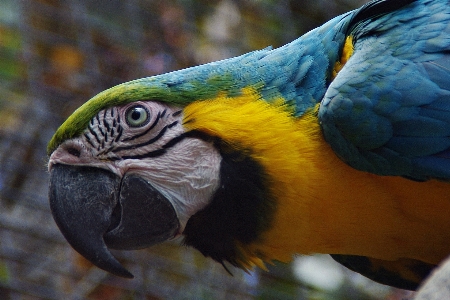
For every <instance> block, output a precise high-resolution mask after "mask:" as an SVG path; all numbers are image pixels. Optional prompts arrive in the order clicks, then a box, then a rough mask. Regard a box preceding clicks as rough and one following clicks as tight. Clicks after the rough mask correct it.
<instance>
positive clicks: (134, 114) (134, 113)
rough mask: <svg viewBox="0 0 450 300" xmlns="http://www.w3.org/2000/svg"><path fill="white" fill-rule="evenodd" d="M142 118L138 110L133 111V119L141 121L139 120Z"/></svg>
mask: <svg viewBox="0 0 450 300" xmlns="http://www.w3.org/2000/svg"><path fill="white" fill-rule="evenodd" d="M140 117H141V112H140V111H138V110H137V109H135V110H133V112H132V113H131V118H132V119H133V120H135V121H137V120H139V118H140Z"/></svg>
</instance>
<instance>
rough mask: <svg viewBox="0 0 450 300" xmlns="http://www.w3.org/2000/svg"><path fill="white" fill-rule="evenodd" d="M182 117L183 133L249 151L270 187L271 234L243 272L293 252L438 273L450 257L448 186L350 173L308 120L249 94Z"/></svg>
mask: <svg viewBox="0 0 450 300" xmlns="http://www.w3.org/2000/svg"><path fill="white" fill-rule="evenodd" d="M317 108H318V106H317V107H316V109H317ZM184 114H185V117H184V126H185V127H186V129H188V130H193V129H198V130H202V131H204V132H206V133H208V134H211V135H214V136H219V137H221V138H222V139H223V140H225V141H227V142H229V143H230V144H231V145H233V146H234V147H236V148H238V149H243V150H248V154H249V155H251V156H252V157H253V158H254V159H255V160H257V161H258V162H259V163H260V164H261V165H262V166H263V168H264V170H265V171H266V172H267V175H268V176H269V178H270V182H269V184H270V190H271V191H272V193H273V195H275V197H276V200H277V211H276V214H275V219H274V222H273V225H272V227H271V228H270V229H269V230H268V231H267V232H265V233H264V234H263V236H262V237H261V239H260V240H259V241H257V242H255V243H253V244H252V245H246V246H245V247H246V249H245V250H244V251H243V254H244V256H247V265H248V266H252V265H258V266H259V265H260V264H262V261H261V262H260V260H261V259H262V260H266V261H267V260H271V259H276V260H280V261H289V260H290V259H291V258H292V255H293V254H295V253H301V254H310V253H334V254H352V255H363V256H369V257H373V258H378V259H383V260H396V259H399V258H412V259H418V260H421V261H424V262H427V263H433V264H436V263H438V262H439V261H440V260H442V259H443V258H444V257H445V256H447V255H448V254H449V253H450V243H449V240H450V227H449V226H448V220H450V184H448V183H445V182H440V181H436V180H430V181H427V182H414V181H411V180H408V179H404V178H401V177H389V176H377V175H374V174H370V173H366V172H361V171H358V170H355V169H353V168H351V167H349V166H348V165H347V164H345V163H344V162H342V161H341V160H340V159H339V158H338V157H337V156H336V155H335V154H334V152H333V150H332V149H331V148H330V146H329V145H328V144H327V143H326V142H325V140H324V139H323V136H322V134H321V131H320V126H319V124H318V120H317V117H316V114H315V111H313V110H311V111H309V112H307V113H305V114H304V115H303V116H302V117H300V118H296V117H294V116H293V115H292V113H291V111H290V109H289V107H288V106H287V105H285V101H284V100H283V99H278V100H276V101H274V102H273V103H268V102H266V101H264V100H262V99H261V96H260V95H259V94H258V93H257V92H256V91H255V90H254V89H252V88H246V89H244V90H243V91H242V95H240V96H236V97H226V96H225V95H219V96H218V97H216V98H214V99H210V100H206V101H198V102H194V103H192V104H190V105H188V106H187V107H186V108H185V110H184ZM258 259H260V260H259V261H258ZM243 264H244V262H243Z"/></svg>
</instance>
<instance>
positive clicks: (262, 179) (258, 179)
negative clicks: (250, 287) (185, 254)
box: [183, 132, 276, 268]
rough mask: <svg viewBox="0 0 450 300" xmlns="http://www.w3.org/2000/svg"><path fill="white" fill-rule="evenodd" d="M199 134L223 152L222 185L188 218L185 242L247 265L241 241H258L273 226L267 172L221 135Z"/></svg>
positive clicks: (220, 258) (208, 253) (218, 258)
mask: <svg viewBox="0 0 450 300" xmlns="http://www.w3.org/2000/svg"><path fill="white" fill-rule="evenodd" d="M197 135H198V137H200V138H202V139H210V140H211V139H213V140H214V145H215V146H216V147H217V148H218V149H219V151H220V153H221V155H222V162H221V166H220V186H219V188H218V190H217V191H216V193H215V194H214V196H213V199H212V200H211V203H210V204H209V205H208V206H207V207H205V208H204V209H203V210H201V211H199V212H197V213H196V214H195V215H193V216H192V217H191V218H190V219H189V221H188V222H187V224H186V228H185V230H184V232H183V234H184V236H185V239H184V243H185V245H188V246H192V247H194V248H196V249H198V250H199V251H200V252H201V253H202V254H203V255H205V256H209V257H211V258H213V259H214V260H216V261H218V262H220V263H222V264H223V262H224V261H227V262H229V263H231V264H232V265H234V266H237V267H241V268H244V266H243V265H242V262H245V261H246V256H245V254H244V253H241V250H240V248H239V247H238V245H240V246H244V247H245V245H248V244H250V243H252V242H255V241H257V240H258V239H259V238H260V237H261V235H262V233H263V232H264V231H266V230H268V229H269V228H270V227H271V223H272V220H273V216H274V213H275V206H276V203H275V199H274V197H273V196H272V195H271V192H270V190H269V183H268V179H267V176H266V174H265V171H264V169H263V167H262V166H261V165H260V164H259V163H258V162H257V161H255V160H254V159H253V158H252V157H251V156H250V155H249V152H248V151H239V150H236V149H233V148H230V147H229V146H228V145H227V144H226V143H224V142H222V141H221V140H220V139H217V138H211V137H208V136H207V135H202V134H201V133H199V132H197Z"/></svg>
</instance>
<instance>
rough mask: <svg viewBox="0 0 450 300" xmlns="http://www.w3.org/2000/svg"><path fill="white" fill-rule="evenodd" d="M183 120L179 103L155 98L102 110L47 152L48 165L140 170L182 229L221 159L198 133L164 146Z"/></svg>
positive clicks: (207, 194)
mask: <svg viewBox="0 0 450 300" xmlns="http://www.w3.org/2000/svg"><path fill="white" fill-rule="evenodd" d="M182 120H183V116H182V113H181V109H180V108H178V107H173V106H168V105H165V104H162V103H159V102H150V101H141V102H135V103H131V104H127V105H124V106H119V107H112V108H108V109H105V110H102V111H100V112H99V113H98V114H97V115H96V116H95V117H94V118H93V119H92V120H91V122H90V123H89V126H88V128H87V129H86V130H85V131H84V132H83V134H81V135H80V136H79V137H77V138H73V139H70V140H67V141H65V142H64V143H62V144H61V145H60V146H59V147H58V148H57V149H56V150H55V151H54V152H53V153H52V155H51V157H50V161H49V171H51V168H52V166H53V165H54V164H66V165H78V166H90V167H98V168H102V169H106V170H109V171H111V172H113V173H114V174H117V175H118V176H120V177H122V176H124V174H137V175H140V177H142V178H144V179H146V180H147V182H148V183H149V184H151V185H152V186H153V187H154V188H156V189H157V190H158V191H159V192H160V193H161V194H162V195H164V196H165V197H166V198H167V199H168V200H169V201H170V202H171V203H172V205H173V207H174V208H175V211H176V212H177V215H178V219H179V222H180V228H181V229H180V232H179V234H181V232H183V230H184V227H185V225H186V223H187V221H188V219H189V218H190V217H191V216H192V215H193V214H195V213H196V212H197V211H199V210H201V209H202V208H204V207H205V206H206V205H207V204H208V203H209V201H210V200H211V198H212V196H213V193H214V192H215V191H216V190H217V188H218V185H219V169H220V162H221V156H220V154H219V152H218V151H217V150H216V149H215V147H214V146H213V145H212V144H211V143H209V142H206V141H203V140H200V139H197V138H192V137H186V138H184V139H180V140H177V142H176V143H175V144H173V145H171V144H169V145H170V146H169V147H167V148H165V149H164V146H165V145H166V146H167V143H168V142H170V141H172V139H174V138H176V137H178V136H180V135H181V134H183V133H184V132H185V130H184V127H183V125H182ZM174 141H176V140H174ZM172 142H173V141H172Z"/></svg>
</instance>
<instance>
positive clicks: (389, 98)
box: [319, 1, 450, 180]
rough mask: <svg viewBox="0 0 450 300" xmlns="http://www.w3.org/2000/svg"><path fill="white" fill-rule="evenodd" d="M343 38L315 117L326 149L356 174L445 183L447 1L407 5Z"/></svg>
mask: <svg viewBox="0 0 450 300" xmlns="http://www.w3.org/2000/svg"><path fill="white" fill-rule="evenodd" d="M351 34H353V35H354V36H355V40H354V53H353V55H352V57H351V58H350V59H349V61H348V62H347V64H346V66H345V68H343V70H342V71H341V72H340V73H339V74H338V75H337V77H336V78H335V80H334V81H333V82H332V83H331V84H330V86H329V87H328V89H327V92H326V94H325V96H324V98H323V100H322V102H321V107H320V110H319V119H320V121H321V124H322V129H323V133H324V135H325V138H326V140H327V142H329V143H330V145H331V146H332V147H333V149H334V151H335V152H336V153H337V154H338V155H339V156H340V157H341V158H342V159H343V160H344V161H345V162H347V163H348V164H350V165H351V166H352V167H354V168H357V169H359V170H363V171H368V172H372V173H376V174H380V175H399V176H406V177H409V178H412V179H415V180H426V179H428V178H440V179H450V164H449V161H448V154H449V153H448V149H449V147H450V138H449V136H450V123H449V120H450V119H449V114H450V104H449V101H448V99H449V96H450V89H449V88H450V72H449V68H450V54H449V52H448V51H449V50H450V6H449V3H448V1H414V2H413V3H411V4H410V5H408V6H407V7H404V8H403V9H400V10H398V11H394V12H392V13H390V14H387V15H385V16H383V17H380V18H379V19H377V20H375V21H371V22H363V24H360V25H358V26H356V27H355V30H354V32H352V33H351Z"/></svg>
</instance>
